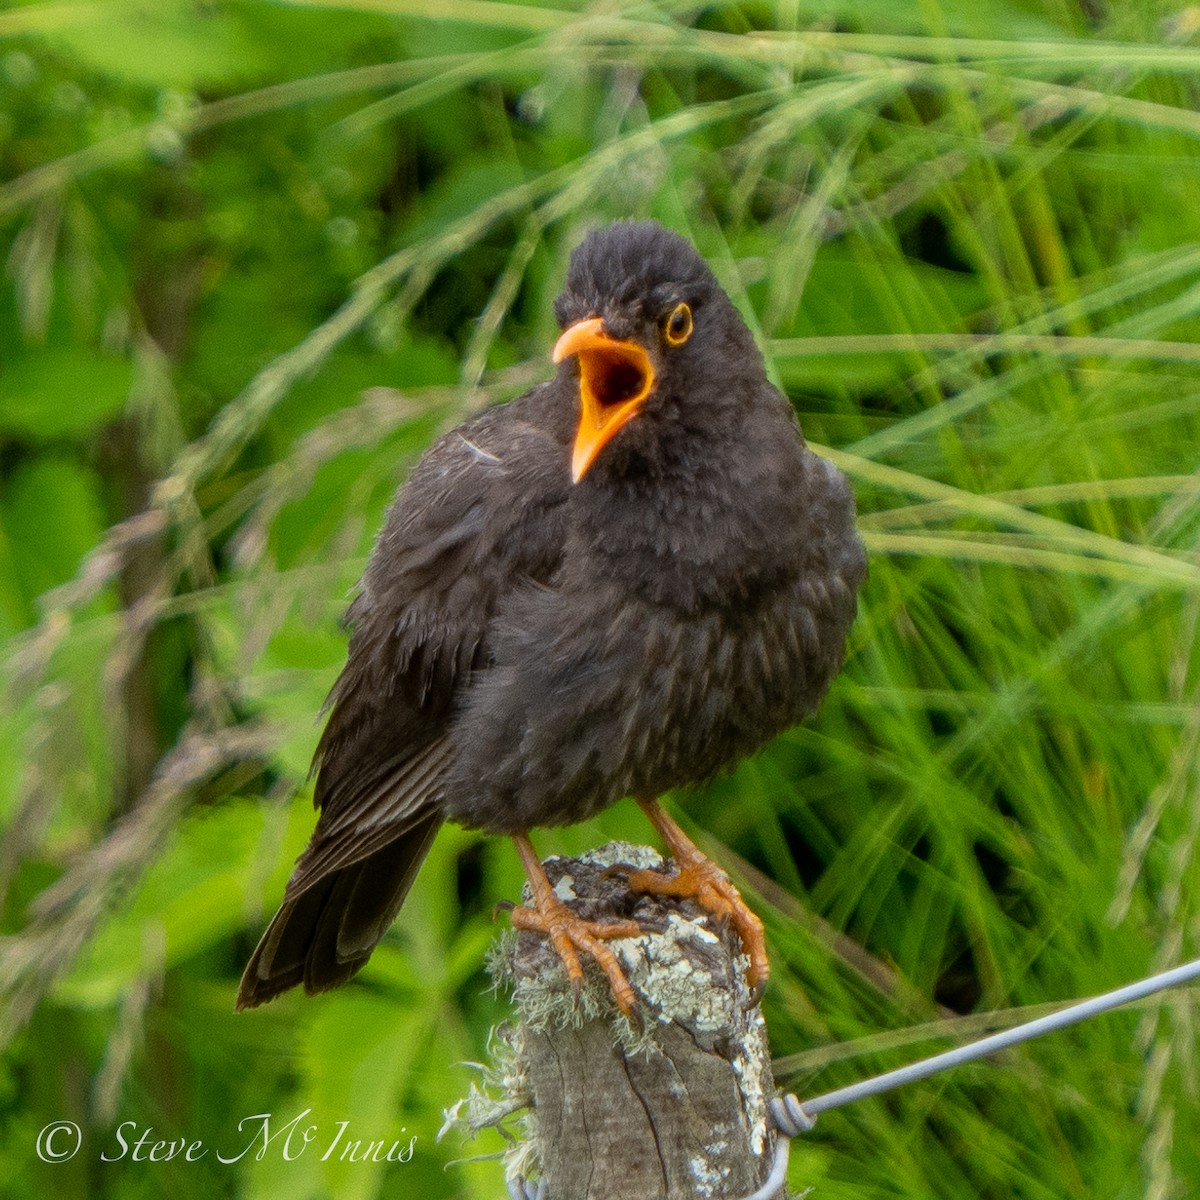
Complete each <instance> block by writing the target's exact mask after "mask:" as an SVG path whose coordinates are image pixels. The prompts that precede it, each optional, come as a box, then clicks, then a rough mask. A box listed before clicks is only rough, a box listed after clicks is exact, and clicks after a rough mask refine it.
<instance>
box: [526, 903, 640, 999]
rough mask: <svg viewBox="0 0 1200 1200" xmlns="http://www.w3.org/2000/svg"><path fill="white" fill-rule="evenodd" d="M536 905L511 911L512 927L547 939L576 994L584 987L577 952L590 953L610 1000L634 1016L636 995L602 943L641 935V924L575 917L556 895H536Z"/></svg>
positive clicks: (609, 951) (609, 950)
mask: <svg viewBox="0 0 1200 1200" xmlns="http://www.w3.org/2000/svg"><path fill="white" fill-rule="evenodd" d="M535 899H536V900H537V907H536V908H530V907H528V906H526V905H520V906H518V907H517V908H514V909H513V910H512V914H511V919H512V923H513V928H514V929H527V930H530V931H531V932H534V933H540V934H543V935H544V936H546V937H548V938H549V939H550V944H551V945H552V946H553V947H554V951H555V953H556V954H557V955H558V957H559V958H561V959H562V963H563V966H564V967H566V969H567V978H568V979H569V980H570V981H571V988H572V990H573V991H574V992H575V995H576V997H578V996H579V994H580V991H581V989H582V987H583V966H582V965H581V963H580V961H579V954H580V953H583V954H590V955H591V956H592V958H594V959H595V960H596V962H597V963H598V964H599V966H600V969H601V970H602V971H603V972H604V974H605V975H607V976H608V982H609V986H610V987H611V988H612V994H613V999H614V1000H616V1002H617V1007H618V1008H620V1010H621V1011H622V1012H623V1013H624V1014H625V1015H626V1016H627V1017H631V1016H633V1012H634V1006H635V1005H636V1003H637V996H636V995H635V993H634V990H633V988H632V987H631V986H630V984H629V980H628V979H626V978H625V972H624V971H623V970H622V969H621V964H620V963H619V962H618V961H617V956H616V955H615V954H614V953H613V952H612V950H611V949H609V947H608V946H606V945H605V944H604V943H605V942H606V941H609V940H611V939H612V938H623V937H640V936H641V934H642V927H641V926H640V925H639V924H638V923H637V922H636V921H611V922H603V921H585V920H584V919H583V918H582V917H577V916H576V915H575V914H574V913H573V912H572V911H571V910H570V909H569V908H568V907H567V906H566V905H565V904H564V903H563V902H562V901H561V900H559V899H558V897H557V896H554V895H553V894H551V895H550V896H549V897H545V896H537V897H535Z"/></svg>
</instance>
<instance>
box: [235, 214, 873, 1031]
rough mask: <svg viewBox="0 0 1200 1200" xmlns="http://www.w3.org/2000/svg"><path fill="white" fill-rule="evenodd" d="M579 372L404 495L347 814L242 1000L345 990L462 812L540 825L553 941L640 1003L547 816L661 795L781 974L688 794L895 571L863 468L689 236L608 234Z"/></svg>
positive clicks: (411, 481) (702, 875)
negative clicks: (862, 512)
mask: <svg viewBox="0 0 1200 1200" xmlns="http://www.w3.org/2000/svg"><path fill="white" fill-rule="evenodd" d="M554 313H555V316H556V318H557V322H558V325H559V328H560V330H561V334H560V336H559V337H558V339H557V341H556V343H555V344H554V347H553V351H552V355H551V358H552V360H553V362H554V364H555V365H556V369H555V373H554V375H553V377H552V378H550V379H549V380H548V381H546V382H544V383H541V384H539V385H537V386H535V387H533V388H532V389H530V390H529V391H527V392H526V393H525V394H523V395H522V396H520V397H519V398H517V399H515V400H512V401H510V402H509V403H507V404H501V405H496V406H494V407H491V408H488V409H485V410H484V411H482V412H481V413H480V414H479V415H476V416H474V417H473V418H471V419H468V420H467V421H465V422H464V423H463V424H461V425H459V426H458V427H457V428H455V429H452V430H450V431H449V432H447V433H445V434H443V435H442V436H441V437H440V438H439V439H438V440H436V441H435V442H434V443H433V445H432V446H431V447H430V448H429V449H428V450H427V451H426V452H425V454H424V455H423V457H422V458H421V459H420V460H419V461H418V462H417V463H416V465H415V466H414V467H413V469H412V470H411V472H410V473H409V476H408V478H407V480H406V481H405V482H404V484H403V485H402V486H401V488H400V489H399V491H398V492H397V495H396V498H395V499H394V501H393V502H392V505H391V507H390V508H389V510H388V514H387V517H386V519H385V523H384V526H383V529H382V531H381V533H380V534H379V536H378V538H377V540H376V542H375V545H374V548H373V551H372V553H371V556H370V559H369V561H368V564H367V566H366V569H365V572H364V574H363V577H362V580H361V582H360V584H359V586H358V589H357V592H356V594H355V595H354V597H353V599H352V601H351V603H350V606H349V609H348V612H347V624H348V627H349V629H350V631H351V633H350V643H349V650H348V654H347V660H346V664H345V667H344V669H343V670H342V672H341V674H340V676H339V677H338V679H337V681H336V683H335V684H334V686H333V689H332V691H331V693H330V696H329V699H328V701H327V704H326V710H327V712H328V719H327V722H326V725H325V727H324V731H323V733H322V735H321V737H320V740H319V743H318V746H317V749H316V752H315V756H314V760H313V770H314V772H315V776H316V783H315V789H314V804H315V806H316V808H317V809H318V810H319V814H320V815H319V818H318V820H317V823H316V826H315V828H314V831H313V833H312V837H311V840H310V842H309V844H308V846H307V848H306V849H305V850H304V852H303V853H302V855H301V856H300V857H299V859H298V860H297V863H296V867H295V870H294V872H293V874H292V876H291V878H290V880H289V882H288V884H287V886H286V890H285V893H284V897H283V901H282V904H281V906H280V908H279V910H278V912H277V913H276V915H275V917H274V918H273V919H272V921H271V922H270V924H269V926H268V928H267V930H266V932H265V933H264V934H263V937H262V940H261V941H260V942H259V943H258V946H257V948H256V949H255V950H254V952H253V954H252V956H251V958H250V960H249V962H248V964H247V966H246V968H245V972H244V974H243V977H242V980H241V985H240V988H239V991H238V996H237V1007H238V1008H239V1009H243V1008H251V1007H254V1006H256V1005H259V1004H261V1003H263V1002H264V1001H267V1000H270V999H271V998H273V997H275V996H277V995H278V994H280V993H281V992H284V991H286V990H288V989H289V988H292V987H295V986H298V985H301V984H302V985H303V986H304V988H305V990H306V991H307V992H308V993H310V994H311V993H317V992H323V991H325V990H327V989H330V988H334V987H337V986H339V985H341V984H343V983H345V982H346V981H347V980H348V979H350V978H351V977H352V976H353V975H354V974H355V973H356V972H357V971H359V970H360V969H361V968H362V966H363V965H364V964H365V963H366V961H367V960H368V958H369V957H370V955H371V952H372V950H373V949H374V947H375V946H376V945H377V943H378V942H379V941H380V939H381V938H382V937H383V935H384V933H385V932H386V931H387V929H388V927H389V926H390V925H391V923H392V921H393V919H394V918H395V916H396V914H397V913H398V911H399V909H400V906H401V905H402V904H403V902H404V899H405V896H406V895H407V893H408V891H409V889H410V887H411V886H412V883H413V880H414V878H415V876H416V874H417V871H418V869H419V867H420V865H421V862H422V860H423V859H424V858H425V855H426V853H427V852H428V850H429V848H430V845H431V843H432V841H433V839H434V837H435V835H436V834H437V832H438V829H439V828H440V827H441V825H442V824H443V822H445V821H453V822H456V823H458V824H460V825H463V826H465V827H467V828H471V829H477V830H481V831H484V832H486V833H489V834H495V835H505V836H507V837H509V838H511V839H512V840H513V842H514V844H515V846H516V850H517V853H518V855H519V857H520V859H521V862H522V865H523V867H524V869H525V872H526V874H527V876H528V878H529V884H530V894H531V900H530V902H529V903H528V904H524V905H520V906H517V907H514V908H513V909H512V912H511V920H512V923H513V925H514V926H516V927H517V928H518V929H526V930H532V931H534V932H536V933H538V934H541V935H543V936H545V937H547V938H548V939H549V940H550V942H551V944H552V945H553V947H554V949H555V950H556V951H557V952H558V955H559V957H560V958H561V960H562V962H563V964H564V968H565V970H566V972H567V975H568V977H569V979H570V981H571V983H572V985H573V986H574V987H576V989H578V986H579V983H580V982H581V980H582V978H583V968H582V964H581V957H580V956H583V957H584V958H588V957H590V958H592V959H594V960H595V961H596V963H597V964H598V965H599V967H600V968H601V969H602V970H603V971H604V972H605V974H606V975H607V977H608V980H609V982H610V984H611V988H612V993H613V997H614V999H615V1001H616V1003H617V1005H618V1006H619V1007H620V1008H621V1009H622V1010H623V1011H624V1012H626V1013H627V1014H629V1013H631V1012H632V1011H633V1009H634V1007H635V1004H636V998H635V996H634V993H633V991H632V989H631V988H630V985H629V983H628V981H627V980H626V979H625V977H624V974H623V972H622V970H621V967H620V965H619V963H618V961H617V959H616V958H615V956H614V954H613V951H612V949H611V947H610V946H609V945H608V943H609V942H610V941H611V940H612V939H613V938H615V937H629V936H636V935H637V934H638V933H640V932H641V928H640V926H638V924H637V923H636V922H632V921H615V920H614V921H607V922H600V921H584V920H582V919H581V918H579V917H577V916H576V915H575V914H574V913H573V912H572V911H571V910H570V908H569V907H568V906H567V905H566V904H565V903H564V902H563V901H561V900H560V899H559V898H558V897H557V896H556V895H555V893H554V891H553V889H552V887H551V886H550V884H549V881H548V879H547V876H546V873H545V870H544V868H543V867H542V864H541V862H540V860H539V858H538V855H537V853H536V851H535V850H534V847H533V845H532V842H531V840H530V831H531V830H533V829H536V828H541V827H553V826H560V825H565V824H571V823H575V822H579V821H583V820H586V819H587V818H589V817H591V816H593V815H594V814H596V813H598V812H600V811H601V810H603V809H605V808H607V807H608V806H610V805H613V804H615V803H617V802H618V801H620V800H622V799H623V798H632V799H633V800H634V801H635V802H636V803H637V804H638V805H639V806H640V807H641V808H642V810H643V812H645V814H646V816H647V817H648V818H649V820H650V822H651V823H652V824H653V825H654V827H655V828H656V829H657V830H658V831H659V833H660V835H661V836H662V838H663V839H664V841H665V843H666V845H667V848H668V850H669V852H670V857H671V860H672V863H671V869H670V870H667V869H664V870H663V871H661V872H658V871H648V870H637V871H633V870H631V871H630V873H629V874H628V886H629V887H630V888H631V889H632V890H634V891H638V892H645V893H661V894H666V895H673V896H680V897H683V896H690V897H692V898H694V899H695V900H696V901H697V902H698V903H699V904H701V905H702V906H703V907H704V908H706V909H707V910H708V911H710V912H711V913H713V914H714V915H715V916H716V917H718V918H720V919H721V920H723V921H728V922H731V923H732V925H733V927H734V928H735V930H736V932H737V934H738V935H739V936H740V938H741V941H742V944H743V947H744V950H745V953H746V955H747V960H748V964H749V965H748V967H747V977H748V980H749V982H750V983H751V984H752V985H753V986H754V987H755V988H756V989H758V990H760V991H761V988H762V986H763V985H764V984H765V982H766V979H767V977H768V974H769V970H770V965H769V960H768V957H767V953H766V947H765V942H764V935H763V924H762V922H761V920H760V919H759V918H758V917H757V915H756V914H755V913H753V911H752V910H751V909H750V908H749V906H748V905H746V904H745V902H744V901H743V900H742V899H741V897H740V895H739V894H738V892H737V890H736V889H735V887H734V886H733V884H732V883H731V882H730V881H729V879H728V877H727V876H726V875H725V873H724V872H722V871H721V870H720V868H719V867H717V866H716V864H714V863H713V862H711V861H710V860H709V859H708V858H707V857H706V856H705V855H704V854H703V853H702V852H701V851H700V850H699V849H698V848H697V847H696V846H695V844H694V843H693V842H692V841H691V839H689V838H688V836H687V835H686V833H685V832H684V830H683V829H682V828H681V827H680V826H679V825H678V824H677V823H676V822H675V821H674V819H673V818H671V817H670V816H669V814H668V813H667V812H666V810H665V809H664V808H663V807H662V805H661V803H660V798H661V797H662V796H663V795H664V793H666V792H668V791H671V790H672V789H678V788H686V787H688V786H690V785H696V784H703V783H704V782H706V781H709V780H711V779H712V778H714V777H715V776H717V775H718V774H719V773H721V772H722V771H724V770H726V769H729V768H731V767H732V766H733V765H735V764H736V763H737V762H738V761H739V760H741V759H742V758H744V757H746V756H748V755H750V754H753V753H754V752H756V751H757V750H759V749H760V748H761V747H762V746H763V745H764V744H765V743H766V742H768V741H769V740H770V739H771V738H772V737H774V736H775V735H776V734H778V733H779V732H781V731H783V730H785V729H787V728H789V727H791V726H793V725H795V724H797V723H798V722H799V721H801V720H802V719H803V718H805V717H807V716H809V715H810V714H812V713H813V712H814V711H815V710H816V708H817V707H818V705H819V704H820V702H821V700H822V699H823V698H824V696H825V694H826V692H827V690H828V688H829V686H830V684H831V682H832V680H833V679H834V677H835V676H836V675H837V673H838V672H839V670H840V669H841V667H842V665H843V660H844V657H845V647H846V639H847V634H848V631H849V628H850V625H851V622H852V620H853V618H854V615H855V610H856V606H857V597H858V593H859V591H860V588H861V586H862V584H863V581H864V578H865V575H866V556H865V552H864V549H863V546H862V543H861V541H860V539H859V537H858V534H857V532H856V519H855V502H854V497H853V494H852V491H851V488H850V486H849V483H848V481H847V480H846V478H845V476H844V475H843V474H842V473H841V472H840V471H838V470H837V469H836V468H835V467H834V466H833V465H832V464H831V463H830V462H829V461H828V460H827V459H825V458H823V457H821V456H818V455H817V454H815V453H814V452H813V451H812V450H811V449H809V447H808V446H807V444H806V442H805V439H804V436H803V433H802V432H801V429H800V425H799V423H798V420H797V418H796V415H795V412H794V409H793V407H792V405H791V404H790V402H789V401H788V400H787V398H786V397H785V396H784V395H783V393H782V392H780V391H779V390H778V389H777V388H776V387H775V386H773V385H772V384H771V383H770V382H769V380H768V378H767V372H766V368H765V365H764V361H763V356H762V354H761V352H760V350H759V348H758V346H757V345H756V343H755V340H754V337H753V335H752V334H751V332H750V330H749V328H748V326H747V324H746V322H745V321H744V320H743V318H742V316H741V315H740V313H739V312H738V310H737V308H736V307H735V306H734V304H733V303H732V301H731V300H730V299H729V297H728V295H727V294H726V292H725V291H724V290H723V289H722V287H721V286H720V284H719V283H718V281H717V279H716V277H715V275H714V274H713V272H712V270H711V269H710V268H709V266H708V265H707V263H706V262H705V261H704V259H703V258H702V257H701V256H700V254H699V253H698V252H697V251H696V249H695V248H694V247H693V245H692V244H691V242H689V241H688V240H687V239H686V238H685V237H683V236H681V235H680V234H678V233H675V232H673V231H672V230H669V229H667V228H666V227H664V226H663V225H661V224H659V223H657V222H655V221H651V220H623V221H617V222H615V223H613V224H610V225H607V226H604V227H601V228H598V229H594V230H592V231H591V232H589V233H588V234H587V235H586V236H585V237H584V239H583V240H582V241H581V242H580V244H579V245H578V246H576V248H575V249H574V250H573V252H572V254H571V257H570V261H569V264H568V269H567V273H566V278H565V283H564V286H563V290H562V292H561V294H560V295H559V296H558V298H557V300H556V301H555V304H554Z"/></svg>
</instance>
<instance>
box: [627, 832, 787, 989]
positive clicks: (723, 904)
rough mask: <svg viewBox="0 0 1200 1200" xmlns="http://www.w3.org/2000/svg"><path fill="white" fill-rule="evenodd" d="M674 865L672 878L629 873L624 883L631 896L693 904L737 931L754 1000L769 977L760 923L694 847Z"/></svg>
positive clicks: (718, 870)
mask: <svg viewBox="0 0 1200 1200" xmlns="http://www.w3.org/2000/svg"><path fill="white" fill-rule="evenodd" d="M681 859H682V861H680V860H681ZM675 865H676V869H675V873H674V874H672V875H667V874H664V873H663V872H661V871H646V870H640V871H630V872H628V874H626V875H625V882H626V884H627V885H628V887H629V890H630V891H631V892H641V893H642V894H644V895H651V896H678V897H680V898H681V899H687V900H694V901H695V902H696V903H697V904H698V905H699V906H700V907H701V908H702V909H704V911H705V912H709V913H712V915H713V916H714V917H716V918H717V920H718V921H721V922H725V921H728V922H729V923H730V924H731V925H732V926H733V927H734V929H736V930H737V933H738V937H740V938H741V941H742V949H743V950H744V951H745V953H746V957H747V958H748V959H749V960H750V969H749V970H748V971H747V973H746V982H747V983H749V985H750V987H751V989H752V990H753V992H754V997H755V999H756V1000H757V999H758V998H759V997H760V996H761V995H762V991H763V988H764V987H765V986H766V983H767V977H768V976H769V975H770V973H771V964H770V962H769V961H768V959H767V943H766V938H765V937H764V935H763V923H762V921H761V920H760V919H759V917H758V915H757V914H756V913H755V912H754V911H753V910H752V909H751V908H750V907H749V906H748V905H747V904H746V902H745V901H744V900H743V899H742V896H741V893H740V892H739V891H738V890H737V888H735V887H734V886H733V884H732V883H730V881H729V876H727V875H726V874H725V872H724V871H722V870H721V868H720V867H718V866H717V865H716V863H714V862H712V861H711V860H710V859H708V858H706V857H705V856H704V855H703V854H701V853H700V851H699V850H697V849H696V848H695V847H694V846H693V847H692V848H691V850H690V851H682V852H677V854H676V857H675ZM623 873H624V872H623Z"/></svg>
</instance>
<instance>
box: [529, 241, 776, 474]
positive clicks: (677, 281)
mask: <svg viewBox="0 0 1200 1200" xmlns="http://www.w3.org/2000/svg"><path fill="white" fill-rule="evenodd" d="M554 312H555V316H556V317H557V318H558V322H559V325H560V327H561V328H562V330H563V333H562V336H561V337H560V338H559V339H558V342H557V344H556V345H555V347H554V353H553V358H554V361H555V362H556V363H560V364H563V363H565V364H567V365H566V366H565V367H564V368H563V369H564V370H566V371H571V372H573V371H575V370H576V367H575V366H573V365H571V364H572V363H574V364H577V370H578V386H579V426H578V429H577V431H576V435H575V443H574V448H573V451H572V456H571V476H572V478H573V479H574V481H575V482H576V483H578V482H579V481H580V480H581V479H582V478H583V477H584V475H585V474H586V473H587V471H588V470H589V469H590V468H591V466H592V464H593V463H594V462H595V461H596V459H597V457H598V456H599V455H600V454H601V452H602V451H603V450H604V448H605V447H606V446H607V445H609V443H610V442H612V440H613V439H614V438H615V437H616V436H617V434H618V433H620V432H621V430H623V429H625V428H627V427H628V426H630V424H631V423H632V422H635V421H637V420H638V418H639V417H640V418H642V419H643V423H644V419H645V416H646V415H647V414H651V413H655V412H657V413H659V414H660V415H662V414H663V413H665V412H667V411H668V410H678V409H679V408H680V407H683V406H692V407H693V408H694V407H695V406H703V405H705V404H709V405H710V406H711V405H715V404H718V403H720V402H722V401H724V400H726V399H732V398H733V397H734V396H735V394H736V392H737V390H738V388H737V385H738V383H739V382H740V380H741V379H742V378H752V377H753V376H754V375H755V373H757V374H758V375H760V376H761V373H762V359H761V356H760V355H759V352H758V349H757V347H756V346H755V345H754V340H753V338H752V337H751V336H750V332H749V330H748V329H747V328H746V326H745V323H744V322H743V321H742V319H741V317H740V316H739V315H738V312H737V310H736V309H735V308H734V307H733V305H732V304H731V303H730V301H729V299H728V297H727V296H726V295H725V293H724V292H723V291H722V290H721V287H720V285H719V284H718V283H717V281H716V279H715V278H714V276H713V273H712V271H710V270H709V268H708V265H707V264H706V263H705V262H704V260H703V259H702V258H701V257H700V256H699V255H698V254H697V253H696V251H695V249H694V248H693V247H692V245H691V243H689V242H688V241H687V240H686V239H684V238H682V237H680V236H679V235H678V234H676V233H672V232H671V231H670V230H668V229H664V228H663V227H662V226H661V225H659V224H658V223H657V222H655V221H619V222H617V223H616V224H614V225H610V226H608V227H607V228H605V229H601V230H597V231H595V232H593V233H591V234H589V235H588V237H587V238H585V239H584V241H583V242H582V243H581V244H580V245H579V246H578V248H577V249H576V250H575V252H574V253H573V254H572V255H571V265H570V269H569V270H568V272H567V281H566V285H565V287H564V288H563V292H562V294H561V295H560V296H559V297H558V299H557V301H556V302H555V305H554ZM692 415H698V414H692Z"/></svg>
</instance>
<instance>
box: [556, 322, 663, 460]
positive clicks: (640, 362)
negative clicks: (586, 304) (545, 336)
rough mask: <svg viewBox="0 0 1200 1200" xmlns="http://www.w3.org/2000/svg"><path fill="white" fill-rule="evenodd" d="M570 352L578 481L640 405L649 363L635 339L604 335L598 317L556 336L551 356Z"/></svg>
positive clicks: (650, 382)
mask: <svg viewBox="0 0 1200 1200" xmlns="http://www.w3.org/2000/svg"><path fill="white" fill-rule="evenodd" d="M572 355H578V356H579V430H578V432H577V433H576V434H575V449H574V451H573V452H572V454H571V478H572V480H573V481H574V482H575V483H578V482H579V481H580V480H581V479H582V478H583V476H584V474H585V473H586V472H587V469H588V468H589V467H590V466H591V465H592V463H593V462H594V461H595V459H596V455H597V454H599V453H600V451H601V450H603V449H604V447H605V446H606V445H607V444H608V443H609V442H610V441H611V440H612V439H613V437H615V436H616V434H617V432H618V430H620V429H621V428H622V427H623V426H624V425H626V424H627V423H628V422H629V420H630V419H631V418H632V417H633V416H635V415H636V413H637V411H638V409H639V408H641V407H642V404H643V402H644V401H645V399H646V397H647V396H648V395H649V394H650V389H651V388H653V387H654V367H653V366H652V365H651V363H650V356H649V355H648V354H647V353H646V351H645V350H644V349H643V347H641V346H639V345H638V343H637V342H623V341H618V340H617V339H616V338H613V337H609V336H608V334H606V333H605V332H604V322H603V321H602V320H601V319H600V318H599V317H590V318H589V319H588V320H586V321H577V322H576V323H575V324H574V325H572V326H571V327H570V328H569V329H568V330H566V332H565V333H564V334H563V335H562V337H560V338H559V339H558V342H557V344H556V345H555V347H554V354H553V356H552V357H553V359H554V361H555V362H556V363H560V362H562V360H563V359H564V358H570V357H571V356H572Z"/></svg>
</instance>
